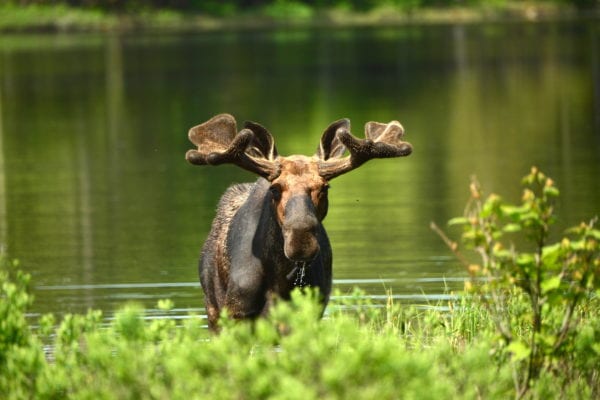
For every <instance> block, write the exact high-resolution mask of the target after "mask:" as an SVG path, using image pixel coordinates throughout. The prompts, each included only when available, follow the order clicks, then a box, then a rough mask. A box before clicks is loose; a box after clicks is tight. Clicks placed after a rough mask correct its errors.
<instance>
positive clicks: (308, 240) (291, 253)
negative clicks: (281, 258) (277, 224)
mask: <svg viewBox="0 0 600 400" xmlns="http://www.w3.org/2000/svg"><path fill="white" fill-rule="evenodd" d="M283 237H284V246H283V251H284V253H285V256H286V257H287V258H289V259H290V260H293V261H311V260H312V259H314V258H315V257H316V256H317V254H318V253H319V250H320V247H319V242H318V241H317V238H316V236H315V234H314V232H313V231H310V230H309V231H304V230H302V231H300V230H290V231H285V230H284V232H283Z"/></svg>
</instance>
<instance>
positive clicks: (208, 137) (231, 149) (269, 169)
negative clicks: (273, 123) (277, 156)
mask: <svg viewBox="0 0 600 400" xmlns="http://www.w3.org/2000/svg"><path fill="white" fill-rule="evenodd" d="M235 132H236V124H235V119H234V118H233V117H232V116H231V115H229V114H220V115H217V116H215V117H213V118H211V119H210V120H209V121H207V122H205V123H203V124H200V125H198V126H195V127H193V128H192V129H190V132H189V135H188V136H189V137H190V140H191V141H192V142H193V143H194V144H196V145H197V146H198V149H194V150H188V151H187V153H186V154H185V158H186V160H187V161H188V162H190V163H191V164H195V165H220V164H234V165H237V166H238V167H240V168H243V169H245V170H247V171H250V172H253V173H255V174H257V175H260V176H262V177H264V178H266V179H268V180H272V179H275V178H276V177H277V176H278V175H279V167H278V166H277V164H276V163H275V161H274V159H273V157H270V156H265V155H263V154H262V153H261V152H260V151H259V150H257V149H256V142H257V141H258V142H259V145H258V147H259V148H260V142H261V141H263V142H264V141H265V140H266V139H265V138H264V136H265V135H269V136H270V134H269V133H268V132H266V131H265V132H266V133H265V132H261V133H260V135H262V136H261V137H258V138H257V137H256V133H255V132H254V131H253V130H252V129H248V128H244V129H242V130H241V131H240V132H239V133H237V134H236V133H235Z"/></svg>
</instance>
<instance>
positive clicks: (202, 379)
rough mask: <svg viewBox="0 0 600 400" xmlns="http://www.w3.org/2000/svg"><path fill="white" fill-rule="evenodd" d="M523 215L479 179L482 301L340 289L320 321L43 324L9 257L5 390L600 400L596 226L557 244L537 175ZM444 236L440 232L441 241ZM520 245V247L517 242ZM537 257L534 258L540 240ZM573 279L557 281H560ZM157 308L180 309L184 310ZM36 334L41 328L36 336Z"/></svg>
mask: <svg viewBox="0 0 600 400" xmlns="http://www.w3.org/2000/svg"><path fill="white" fill-rule="evenodd" d="M525 185H526V187H527V188H526V190H525V194H524V197H523V202H522V204H521V205H518V206H514V205H511V204H509V203H506V202H504V201H503V200H502V199H501V198H500V197H498V196H496V195H490V196H488V197H487V198H486V199H483V196H482V193H481V189H480V187H479V185H478V184H476V183H475V182H474V183H473V184H472V186H471V189H472V190H471V195H472V198H471V201H470V202H469V204H468V207H467V210H466V214H465V216H464V217H460V218H457V219H453V220H452V221H451V224H452V225H460V226H462V227H463V240H462V241H463V243H464V244H465V246H466V247H467V248H469V249H472V250H474V254H476V255H478V258H479V259H481V262H480V263H479V264H475V263H473V262H468V261H467V260H466V258H465V255H463V253H462V251H459V248H458V245H457V244H456V243H454V242H451V241H450V240H449V239H448V238H447V237H446V236H445V235H444V234H443V233H442V232H441V231H439V232H440V234H442V237H443V238H444V239H445V240H446V241H447V242H448V244H449V245H450V246H451V248H452V249H453V250H454V252H455V253H456V254H457V256H459V258H460V259H461V260H463V261H464V263H465V265H466V266H467V268H468V270H469V272H470V280H468V281H467V282H466V283H467V285H466V286H467V289H468V292H467V293H466V294H465V295H463V296H460V297H459V300H457V301H454V302H451V303H449V304H437V305H432V306H429V307H421V308H418V307H411V306H406V305H401V304H396V303H394V301H393V296H391V293H390V296H388V299H387V302H386V303H385V304H379V303H374V302H373V301H372V300H371V299H370V298H369V297H368V296H365V294H364V293H363V292H361V291H359V290H355V291H354V292H353V293H349V294H344V293H340V292H339V291H337V292H336V293H335V295H334V301H333V302H332V303H331V304H330V307H329V310H328V314H327V315H326V316H325V318H324V319H322V320H320V319H319V315H320V311H321V307H320V305H319V304H318V293H316V292H311V291H308V290H306V291H304V292H301V291H296V292H294V293H293V296H292V300H291V301H290V302H283V301H282V302H278V303H277V304H276V305H275V307H274V308H273V310H272V312H271V314H270V315H269V317H267V318H263V319H259V320H257V321H254V322H253V323H248V322H244V323H242V322H234V321H231V320H229V319H226V318H225V317H224V318H223V319H222V321H221V326H222V331H221V333H220V334H219V335H218V336H209V334H208V332H207V330H206V329H205V326H204V325H203V323H204V322H203V320H202V318H200V317H198V316H191V317H190V318H189V319H186V320H185V321H183V322H179V323H178V322H176V320H175V319H168V318H165V319H155V320H147V319H146V318H145V314H144V310H143V309H142V308H141V307H139V306H136V305H134V304H130V305H126V306H125V307H123V308H122V309H121V310H119V311H118V312H117V313H116V314H115V317H114V318H112V319H111V320H107V319H105V318H103V316H102V314H101V313H100V312H98V311H90V312H88V313H87V314H86V315H67V316H65V317H64V318H63V320H62V321H59V322H57V321H56V320H55V318H54V317H53V316H52V315H45V316H42V317H40V318H39V319H37V320H36V321H33V319H32V317H31V316H29V317H28V316H27V308H28V306H29V305H30V304H31V302H32V301H33V299H32V296H31V295H30V294H29V293H28V291H27V287H28V284H29V280H30V278H29V276H28V275H27V274H24V273H22V272H19V271H18V270H17V267H18V263H16V262H9V261H7V259H6V258H5V257H4V256H3V255H2V254H0V393H2V395H3V398H7V399H24V398H36V399H54V398H61V399H62V398H94V399H96V398H100V399H102V398H106V399H112V398H125V399H127V398H138V399H153V398H172V399H181V398H185V399H188V398H223V399H239V398H244V399H254V398H277V399H295V398H302V399H316V398H319V399H341V398H419V399H428V398H430V399H439V398H464V399H472V398H473V399H475V398H477V399H479V398H486V399H505V398H509V397H513V396H515V395H516V396H517V397H523V396H529V397H530V398H548V397H553V398H554V397H557V396H559V397H561V398H573V399H575V398H595V397H597V396H598V390H599V375H598V374H599V372H598V368H597V366H598V360H599V359H600V358H599V355H600V346H599V345H598V343H600V316H599V315H598V310H599V309H600V307H599V306H600V304H598V303H599V297H598V282H597V276H598V264H599V261H598V259H599V257H598V241H599V240H600V239H599V233H598V231H597V230H596V229H595V228H594V222H595V221H592V222H590V223H586V224H582V225H580V226H578V227H576V228H574V229H572V230H570V231H569V234H570V235H571V238H570V239H564V240H562V241H559V242H558V243H557V244H547V243H546V242H547V238H548V236H549V228H550V226H551V225H552V223H553V221H554V213H553V202H554V200H555V199H556V197H557V196H558V190H557V189H556V188H555V186H554V183H553V182H552V181H551V180H550V179H549V178H547V177H546V176H545V175H543V174H542V173H541V172H539V171H538V170H533V171H532V173H531V174H530V175H528V176H527V177H526V178H525ZM436 229H437V228H436ZM510 238H512V239H513V242H514V243H518V244H519V249H517V246H516V245H512V244H508V243H509V242H508V240H509V239H510ZM526 240H527V241H532V242H533V244H532V245H530V246H525V247H524V248H522V249H521V248H520V247H521V245H522V244H524V243H525V241H526ZM557 277H558V278H557ZM158 307H159V308H160V309H162V310H165V311H168V310H170V309H172V308H173V303H172V302H171V301H169V300H163V301H161V302H159V304H158ZM30 323H32V326H30Z"/></svg>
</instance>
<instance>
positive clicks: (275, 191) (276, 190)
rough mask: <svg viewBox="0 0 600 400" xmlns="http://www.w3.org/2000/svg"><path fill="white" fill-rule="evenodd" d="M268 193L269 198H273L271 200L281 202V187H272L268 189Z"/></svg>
mask: <svg viewBox="0 0 600 400" xmlns="http://www.w3.org/2000/svg"><path fill="white" fill-rule="evenodd" d="M269 191H270V192H271V196H272V197H273V200H275V201H279V200H281V187H280V186H279V185H272V186H271V187H270V188H269Z"/></svg>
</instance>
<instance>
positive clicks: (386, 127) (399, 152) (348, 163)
mask: <svg viewBox="0 0 600 400" xmlns="http://www.w3.org/2000/svg"><path fill="white" fill-rule="evenodd" d="M336 135H337V137H338V139H339V140H340V141H341V142H342V143H343V144H344V146H345V147H346V148H347V149H348V152H349V153H350V155H349V156H347V157H345V158H334V159H331V160H325V161H321V162H320V163H319V173H320V175H321V176H322V177H324V178H325V179H327V180H330V179H333V178H335V177H337V176H339V175H342V174H344V173H346V172H349V171H351V170H353V169H355V168H358V167H359V166H361V165H362V164H364V163H366V162H367V161H369V160H371V159H373V158H391V157H404V156H408V155H410V154H411V153H412V145H411V144H410V143H408V142H404V141H402V140H401V138H402V136H403V135H404V128H403V127H402V125H401V124H400V122H398V121H391V122H389V123H387V124H382V123H380V122H373V121H371V122H368V123H367V124H366V125H365V136H366V138H365V139H358V138H356V137H355V136H353V135H352V134H351V133H350V131H349V129H348V128H347V127H340V128H339V129H338V130H337V131H336Z"/></svg>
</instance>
